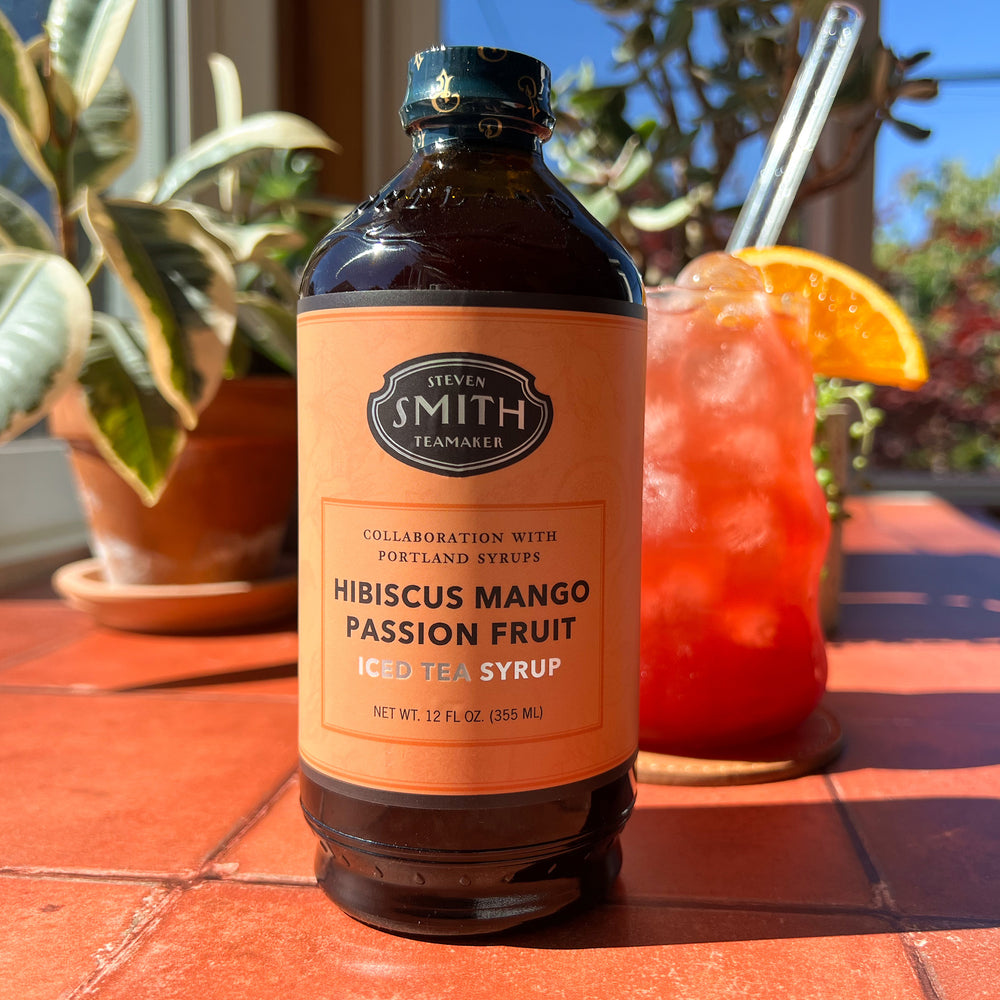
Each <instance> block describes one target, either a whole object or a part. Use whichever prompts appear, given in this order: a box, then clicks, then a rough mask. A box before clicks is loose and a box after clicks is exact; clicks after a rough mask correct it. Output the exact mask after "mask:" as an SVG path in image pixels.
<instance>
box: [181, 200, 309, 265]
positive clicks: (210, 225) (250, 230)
mask: <svg viewBox="0 0 1000 1000" xmlns="http://www.w3.org/2000/svg"><path fill="white" fill-rule="evenodd" d="M186 207H187V210H188V211H189V212H190V213H191V214H192V215H193V216H194V217H195V218H196V219H197V220H198V222H199V223H200V224H201V227H202V228H203V229H204V230H205V232H206V233H208V234H209V235H210V236H211V237H213V238H214V239H215V240H216V241H217V242H218V243H219V244H220V245H221V246H222V247H223V248H224V249H225V250H226V252H227V253H228V254H229V257H230V259H231V260H233V261H234V262H236V263H242V262H243V261H248V260H254V259H259V258H261V257H263V256H266V255H267V254H269V253H271V252H272V251H275V250H297V249H298V248H299V247H301V246H302V244H303V243H304V242H305V237H304V236H303V235H302V233H300V232H299V231H298V230H297V229H296V228H295V227H294V226H286V225H284V224H283V223H280V222H250V223H246V224H245V225H240V224H239V223H235V222H230V221H229V220H228V219H227V218H226V217H225V216H224V215H221V214H220V213H219V212H215V211H213V210H212V209H210V208H207V207H206V206H204V205H197V204H195V203H193V202H192V203H191V204H190V205H188V206H186Z"/></svg>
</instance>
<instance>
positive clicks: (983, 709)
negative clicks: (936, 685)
mask: <svg viewBox="0 0 1000 1000" xmlns="http://www.w3.org/2000/svg"><path fill="white" fill-rule="evenodd" d="M823 703H824V705H826V706H827V707H828V708H829V709H831V710H832V711H833V713H834V715H836V717H837V718H838V720H839V721H840V724H841V726H842V728H843V730H844V747H845V749H844V752H843V753H842V754H841V756H840V758H839V759H838V760H837V761H835V762H834V763H833V764H831V765H830V770H831V771H853V770H860V769H862V768H891V769H893V770H906V771H919V770H942V769H948V770H950V769H954V768H970V767H992V766H996V765H1000V693H994V692H989V691H977V692H959V691H936V692H929V693H921V694H897V693H888V692H882V691H828V692H827V693H826V695H825V696H824V700H823Z"/></svg>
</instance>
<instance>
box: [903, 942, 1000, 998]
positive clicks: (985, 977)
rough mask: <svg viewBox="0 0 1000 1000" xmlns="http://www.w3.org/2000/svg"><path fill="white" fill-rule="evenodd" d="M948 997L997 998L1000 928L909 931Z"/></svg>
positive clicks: (938, 986)
mask: <svg viewBox="0 0 1000 1000" xmlns="http://www.w3.org/2000/svg"><path fill="white" fill-rule="evenodd" d="M908 937H909V943H910V944H911V945H912V947H913V948H916V949H919V952H920V954H921V956H922V957H923V959H924V961H925V962H926V964H927V966H928V967H929V969H930V970H931V972H932V974H933V977H934V983H935V986H936V987H937V989H938V991H939V992H940V994H941V995H942V996H945V997H947V998H948V1000H995V998H996V996H997V992H998V987H997V984H998V983H1000V928H998V927H996V926H993V927H969V926H968V925H965V926H961V925H959V926H953V927H946V928H942V929H941V930H935V931H932V932H930V933H924V932H915V933H913V934H910V935H908Z"/></svg>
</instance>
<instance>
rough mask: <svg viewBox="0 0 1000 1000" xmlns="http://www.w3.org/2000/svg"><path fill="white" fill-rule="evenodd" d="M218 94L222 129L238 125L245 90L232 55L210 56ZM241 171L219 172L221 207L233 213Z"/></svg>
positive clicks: (217, 116) (218, 122)
mask: <svg viewBox="0 0 1000 1000" xmlns="http://www.w3.org/2000/svg"><path fill="white" fill-rule="evenodd" d="M208 68H209V70H210V72H211V74H212V89H213V90H214V91H215V120H216V126H217V127H218V128H220V129H227V128H231V127H233V126H235V125H238V124H239V123H240V121H242V119H243V88H242V87H241V86H240V74H239V72H238V71H237V69H236V63H234V62H233V61H232V59H230V58H229V57H228V56H224V55H221V54H220V53H218V52H213V53H212V54H211V55H210V56H209V57H208ZM239 188H240V172H239V169H238V168H237V167H225V168H224V169H223V170H221V171H220V172H219V205H220V206H221V207H222V209H223V211H226V212H231V211H232V210H233V205H234V204H235V202H236V199H237V197H238V196H239Z"/></svg>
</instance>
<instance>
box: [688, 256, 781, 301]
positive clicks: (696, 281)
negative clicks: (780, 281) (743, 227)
mask: <svg viewBox="0 0 1000 1000" xmlns="http://www.w3.org/2000/svg"><path fill="white" fill-rule="evenodd" d="M676 284H678V285H680V286H681V287H682V288H700V289H706V290H708V289H710V290H711V291H725V290H727V289H733V290H736V291H748V292H762V291H764V276H763V275H762V274H761V273H760V271H759V270H758V269H757V268H756V267H754V266H753V265H752V264H747V263H746V262H745V261H742V260H740V259H739V258H738V257H732V256H730V255H729V254H727V253H722V252H718V253H706V254H702V255H701V256H700V257H696V258H695V259H694V260H693V261H691V263H690V264H688V265H687V267H685V268H684V270H683V271H681V273H680V274H679V275H677V281H676Z"/></svg>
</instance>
